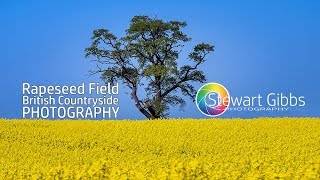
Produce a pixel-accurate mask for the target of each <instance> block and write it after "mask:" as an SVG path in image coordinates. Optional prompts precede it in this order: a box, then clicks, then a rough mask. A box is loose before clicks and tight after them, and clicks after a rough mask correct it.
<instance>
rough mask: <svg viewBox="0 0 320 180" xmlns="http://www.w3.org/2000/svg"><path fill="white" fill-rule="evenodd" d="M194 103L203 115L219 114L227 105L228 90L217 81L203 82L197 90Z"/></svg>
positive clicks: (212, 115) (214, 115) (213, 115)
mask: <svg viewBox="0 0 320 180" xmlns="http://www.w3.org/2000/svg"><path fill="white" fill-rule="evenodd" d="M196 103H197V107H198V109H199V110H200V111H201V112H202V113H203V114H204V115H207V116H211V117H216V116H220V115H221V114H223V113H224V112H225V111H226V110H227V108H228V107H229V93H228V90H227V89H226V88H225V87H224V86H222V85H221V84H218V83H208V84H205V85H203V86H202V87H201V88H200V89H199V90H198V92H197V96H196Z"/></svg>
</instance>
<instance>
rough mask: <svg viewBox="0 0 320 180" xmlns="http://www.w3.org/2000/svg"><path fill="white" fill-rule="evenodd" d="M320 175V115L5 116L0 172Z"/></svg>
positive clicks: (8, 175) (18, 175)
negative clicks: (117, 118)
mask: <svg viewBox="0 0 320 180" xmlns="http://www.w3.org/2000/svg"><path fill="white" fill-rule="evenodd" d="M274 178H276V179H320V119H319V118H258V119H249V120H243V119H211V120H209V119H202V120H195V119H181V120H180V119H176V120H174V119H172V120H154V121H147V120H145V121H123V120H121V121H109V120H105V121H89V120H53V121H50V120H0V179H274Z"/></svg>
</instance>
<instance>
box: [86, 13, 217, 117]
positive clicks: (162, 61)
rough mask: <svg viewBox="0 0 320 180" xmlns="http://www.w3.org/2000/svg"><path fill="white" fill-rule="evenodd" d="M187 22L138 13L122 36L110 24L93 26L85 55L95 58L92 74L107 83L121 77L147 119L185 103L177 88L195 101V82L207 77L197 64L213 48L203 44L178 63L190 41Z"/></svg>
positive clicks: (199, 63)
mask: <svg viewBox="0 0 320 180" xmlns="http://www.w3.org/2000/svg"><path fill="white" fill-rule="evenodd" d="M185 26H187V23H186V22H181V21H164V20H161V19H157V18H151V17H149V16H134V17H133V18H132V20H131V22H130V27H129V28H128V29H127V30H126V35H125V36H124V37H120V38H119V37H116V36H115V35H114V34H112V33H111V32H110V31H109V30H107V29H97V30H94V31H93V36H92V38H91V39H92V43H91V46H90V47H88V48H86V49H85V56H86V57H94V59H93V60H92V61H93V62H95V63H97V68H96V69H94V70H92V71H91V73H100V74H101V79H102V80H103V81H105V82H111V83H115V82H120V81H121V82H123V83H124V84H125V85H126V86H127V87H128V88H129V89H130V91H131V98H132V100H133V101H134V103H135V106H136V107H137V108H138V110H139V111H140V112H141V113H142V114H144V115H145V116H146V117H147V118H149V119H154V118H161V117H166V116H167V115H168V110H169V108H170V107H171V106H177V105H179V106H180V107H181V108H183V107H184V105H185V103H186V102H185V100H184V99H183V98H182V97H181V96H179V95H178V94H179V93H177V91H179V90H180V91H181V93H182V95H185V96H189V97H190V98H192V100H194V98H195V95H196V90H195V89H194V86H193V85H192V83H194V82H199V83H203V82H205V81H206V77H205V75H204V73H203V72H202V71H200V70H199V69H198V67H199V66H200V65H201V64H203V63H204V62H205V60H206V59H205V58H206V56H207V55H208V54H209V53H210V52H212V51H213V50H214V46H213V45H210V44H206V43H200V44H198V45H196V46H195V47H194V49H193V51H192V52H191V53H190V54H189V59H190V63H189V64H187V65H178V59H179V55H180V53H181V51H182V47H183V46H184V44H185V43H186V42H189V41H191V38H189V37H188V36H187V35H186V34H185V33H184V32H183V31H182V28H184V27H185ZM138 91H139V92H140V91H145V93H143V94H145V96H144V97H139V96H138ZM181 93H180V94H181ZM139 94H141V93H139ZM140 96H141V95H140Z"/></svg>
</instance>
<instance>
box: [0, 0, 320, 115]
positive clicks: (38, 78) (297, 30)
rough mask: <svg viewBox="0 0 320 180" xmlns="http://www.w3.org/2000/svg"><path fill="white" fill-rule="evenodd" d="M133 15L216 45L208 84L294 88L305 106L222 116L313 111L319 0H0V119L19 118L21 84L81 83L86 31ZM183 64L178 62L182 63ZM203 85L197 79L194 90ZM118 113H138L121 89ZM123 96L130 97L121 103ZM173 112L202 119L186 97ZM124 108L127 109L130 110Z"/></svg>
mask: <svg viewBox="0 0 320 180" xmlns="http://www.w3.org/2000/svg"><path fill="white" fill-rule="evenodd" d="M134 15H151V16H157V17H159V18H163V19H165V20H181V21H186V22H187V23H188V27H187V28H186V29H185V32H186V33H188V35H189V36H190V37H192V38H193V41H192V42H191V43H190V44H188V45H187V46H186V47H185V49H184V51H183V53H184V55H183V56H182V57H186V54H187V53H188V52H189V50H190V49H191V48H192V46H193V45H195V44H196V43H200V42H203V41H204V42H207V43H210V44H214V45H215V46H216V51H215V52H214V53H213V54H211V55H210V56H209V57H208V61H207V62H206V65H205V67H203V68H202V69H203V70H204V71H205V72H206V75H207V77H208V81H209V82H219V83H221V84H223V85H224V86H226V87H227V88H228V90H229V92H230V94H232V95H235V96H240V95H255V94H257V93H263V92H280V91H281V92H293V93H294V94H298V95H303V96H305V97H306V108H304V109H303V110H300V111H290V112H286V113H266V114H264V113H260V114H256V115H255V114H252V113H239V114H236V113H231V112H229V113H225V115H223V116H222V117H238V116H240V117H251V116H319V115H320V111H319V110H320V104H319V102H320V101H319V100H320V95H319V89H320V85H319V78H320V76H319V74H320V73H319V68H320V62H319V60H320V34H319V32H320V1H316V0H314V1H312V0H310V1H303V0H300V1H295V0H291V1H286V0H283V1H279V0H262V1H246V0H245V1H228V0H227V1H179V2H177V1H142V0H141V1H114V2H108V1H9V0H8V1H1V2H0V24H1V28H0V40H1V41H0V49H1V56H0V58H1V61H0V63H1V64H0V67H1V71H0V73H1V74H0V75H1V90H0V92H1V93H0V98H1V99H0V117H4V118H21V106H22V105H21V104H22V103H21V101H22V99H21V96H22V93H21V84H22V82H30V83H34V84H79V83H80V82H83V81H84V82H89V81H97V80H98V77H97V76H96V77H87V76H86V74H87V73H88V70H89V69H90V68H91V67H93V64H91V63H90V62H89V60H88V59H85V58H84V52H83V50H84V48H86V47H87V46H89V44H90V37H91V34H92V31H93V30H94V29H97V28H107V29H109V30H111V31H112V32H113V33H115V34H116V35H118V36H121V35H124V29H125V28H127V27H128V25H129V21H130V19H131V18H132V17H133V16H134ZM182 61H183V60H182ZM199 87H201V84H197V85H196V88H199ZM120 101H121V104H122V105H121V110H120V118H144V117H143V116H142V115H140V113H139V112H138V111H136V110H134V111H133V110H132V109H133V108H134V105H133V103H132V102H131V100H130V98H129V97H128V95H126V94H124V93H123V94H122V97H121V98H120ZM127 101H128V102H127ZM187 102H188V105H187V107H186V110H185V111H178V110H177V109H173V110H172V113H171V117H194V118H199V117H205V116H204V115H202V114H201V113H200V112H199V111H198V109H197V107H196V106H195V104H194V103H193V102H192V101H189V100H188V101H187ZM128 112H129V113H128Z"/></svg>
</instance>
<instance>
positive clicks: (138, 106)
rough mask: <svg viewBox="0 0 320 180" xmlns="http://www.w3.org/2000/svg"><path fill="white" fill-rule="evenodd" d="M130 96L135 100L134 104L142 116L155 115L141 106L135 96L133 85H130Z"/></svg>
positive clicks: (135, 91) (151, 116)
mask: <svg viewBox="0 0 320 180" xmlns="http://www.w3.org/2000/svg"><path fill="white" fill-rule="evenodd" d="M131 97H132V99H133V100H134V102H135V106H136V107H137V108H138V110H139V111H140V112H141V113H142V114H143V115H144V116H146V117H147V118H148V119H155V117H154V116H153V115H152V114H150V113H149V112H148V111H146V110H145V109H144V108H143V107H142V106H141V104H140V100H139V99H138V96H137V87H136V86H135V85H134V86H133V87H132V92H131Z"/></svg>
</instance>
